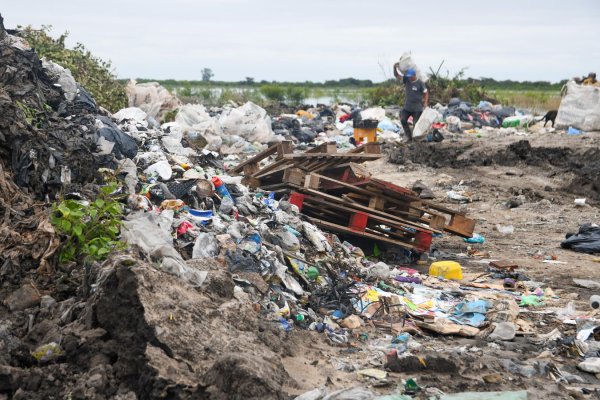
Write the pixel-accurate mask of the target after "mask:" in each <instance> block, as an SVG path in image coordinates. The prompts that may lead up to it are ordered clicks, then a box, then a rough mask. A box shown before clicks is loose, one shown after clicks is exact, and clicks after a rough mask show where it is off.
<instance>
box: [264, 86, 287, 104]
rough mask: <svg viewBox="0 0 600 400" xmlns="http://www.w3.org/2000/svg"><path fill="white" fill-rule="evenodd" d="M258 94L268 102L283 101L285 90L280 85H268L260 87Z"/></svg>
mask: <svg viewBox="0 0 600 400" xmlns="http://www.w3.org/2000/svg"><path fill="white" fill-rule="evenodd" d="M259 90H260V93H261V94H262V95H263V96H265V97H266V98H267V100H269V101H277V102H279V101H283V100H284V99H285V89H284V88H283V86H281V85H277V84H268V85H262V86H261V87H260V89H259Z"/></svg>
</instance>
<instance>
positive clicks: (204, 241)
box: [192, 232, 219, 259]
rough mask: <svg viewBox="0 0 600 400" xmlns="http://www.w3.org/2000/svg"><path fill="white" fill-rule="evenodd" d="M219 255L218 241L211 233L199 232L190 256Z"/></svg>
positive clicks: (208, 256) (207, 256) (206, 256)
mask: <svg viewBox="0 0 600 400" xmlns="http://www.w3.org/2000/svg"><path fill="white" fill-rule="evenodd" d="M217 255H219V243H218V242H217V238H216V237H215V235H214V234H212V233H206V232H201V233H200V234H199V235H198V237H197V238H196V242H195V243H194V248H193V249H192V258H194V259H195V258H210V257H215V256H217Z"/></svg>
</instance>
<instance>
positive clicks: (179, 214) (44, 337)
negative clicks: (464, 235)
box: [0, 18, 599, 400]
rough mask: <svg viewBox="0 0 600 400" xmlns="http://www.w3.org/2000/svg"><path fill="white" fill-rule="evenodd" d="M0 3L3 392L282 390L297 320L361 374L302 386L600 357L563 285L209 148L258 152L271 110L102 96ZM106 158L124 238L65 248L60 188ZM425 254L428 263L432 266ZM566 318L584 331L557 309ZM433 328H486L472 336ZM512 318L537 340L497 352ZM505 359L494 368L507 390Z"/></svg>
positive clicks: (330, 395)
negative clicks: (352, 233) (166, 109)
mask: <svg viewBox="0 0 600 400" xmlns="http://www.w3.org/2000/svg"><path fill="white" fill-rule="evenodd" d="M1 22H2V20H1V18H0V53H1V54H2V58H0V72H2V73H1V74H0V77H2V78H1V79H2V96H0V111H1V113H0V115H1V117H0V128H1V132H2V135H1V136H0V140H1V142H0V156H1V158H2V171H0V172H1V175H0V196H1V197H0V198H1V200H2V201H1V203H0V211H1V212H2V213H3V214H4V215H5V218H4V220H3V222H2V225H1V227H0V229H1V231H2V232H3V234H4V237H5V240H4V241H3V243H2V245H0V246H1V247H0V248H1V249H2V251H1V252H0V262H1V263H2V267H1V268H0V276H1V277H2V280H1V285H0V294H1V296H2V298H3V306H2V308H1V309H0V310H1V313H0V340H1V342H0V343H1V345H2V349H3V351H2V352H1V353H0V396H4V397H10V398H13V399H46V398H61V397H69V398H72V399H107V398H111V399H122V400H133V399H146V398H190V399H191V398H196V399H209V398H210V399H227V398H247V399H265V398H269V399H270V398H273V399H287V398H290V395H289V393H292V392H297V387H298V383H297V382H296V381H295V378H294V376H291V373H290V372H289V370H288V369H286V368H285V367H284V362H283V361H282V359H283V358H285V357H300V356H303V354H302V353H303V350H305V349H306V347H305V348H300V349H294V343H298V342H299V341H300V340H302V339H303V338H308V339H309V341H310V342H311V343H312V342H313V341H318V340H324V341H326V342H327V343H329V344H330V345H331V348H333V349H339V350H340V352H337V353H336V354H337V355H335V356H333V355H331V353H330V354H329V355H327V356H326V357H327V361H326V362H327V364H328V365H329V364H330V365H334V366H335V367H336V368H337V369H339V370H343V371H347V372H348V371H350V372H354V371H356V373H357V376H358V377H359V379H361V384H360V385H354V386H358V387H354V388H348V389H344V390H341V391H335V390H329V389H327V388H316V389H315V390H312V391H310V392H309V393H305V394H303V395H301V396H300V397H299V398H300V399H304V400H306V399H330V400H331V399H344V398H346V399H347V398H363V399H375V398H380V399H385V398H388V399H389V398H396V399H402V398H406V396H412V395H415V394H416V395H427V396H437V397H436V398H451V397H441V396H443V393H441V391H440V390H439V389H436V387H435V386H436V385H440V384H443V382H440V381H437V382H436V381H435V380H434V381H430V384H428V383H427V381H426V380H425V382H421V381H420V380H419V379H412V378H409V379H400V378H398V379H397V381H395V382H394V381H391V380H388V376H389V373H402V374H411V375H412V376H416V375H417V374H420V373H424V374H430V373H431V372H435V373H436V374H448V373H451V374H455V375H456V377H455V379H456V381H457V383H456V384H455V385H454V384H450V387H451V388H452V390H453V391H456V392H462V391H464V390H465V388H472V387H477V385H478V384H479V383H478V384H477V385H472V384H470V383H469V380H470V379H472V378H470V377H469V374H471V373H473V372H474V371H479V372H481V371H483V372H485V371H486V370H487V368H490V369H492V370H495V371H502V372H503V373H505V374H508V375H510V377H511V379H513V378H514V379H517V380H519V381H518V382H521V380H522V379H528V380H530V381H531V382H532V383H531V384H532V385H538V386H536V387H543V386H544V385H545V384H547V379H548V378H551V379H554V380H557V381H559V382H561V384H563V385H570V386H569V387H571V386H573V385H574V384H578V383H581V381H582V380H584V379H583V378H581V377H580V376H578V375H576V374H575V373H574V372H571V370H570V369H569V370H565V369H563V368H562V367H561V368H559V367H558V365H557V364H556V363H555V362H554V361H552V360H548V359H545V358H542V357H538V356H540V354H539V353H540V351H539V348H540V347H543V348H544V351H545V352H549V353H553V354H554V353H556V354H559V355H561V357H563V358H562V360H564V361H565V363H567V362H568V361H571V363H572V361H573V360H574V359H575V358H576V357H578V354H579V355H585V356H586V358H585V360H584V361H583V362H582V363H580V364H579V368H580V369H581V370H583V371H587V372H596V373H597V372H598V371H597V370H596V368H597V360H598V359H597V358H595V357H592V355H593V354H595V352H596V351H597V345H595V343H599V341H596V339H597V337H596V335H597V333H596V332H597V331H596V329H597V326H598V325H595V324H594V323H592V324H590V323H591V322H592V321H595V319H594V318H592V317H590V315H587V316H586V317H587V318H585V320H584V319H582V318H581V319H580V318H578V315H576V314H577V313H576V312H575V310H573V307H571V306H567V307H566V308H565V307H562V306H561V307H559V308H556V309H555V311H550V312H549V313H548V314H546V313H545V312H546V311H548V310H551V307H553V306H554V307H555V306H558V305H561V304H562V302H563V301H562V300H561V298H560V297H559V296H557V294H556V293H555V292H554V291H553V289H552V288H551V287H549V286H548V285H547V284H545V283H543V282H534V281H531V280H528V278H527V277H526V276H524V275H523V274H522V273H521V272H520V271H518V268H517V267H518V266H517V267H515V266H514V265H512V264H510V263H495V264H490V270H489V271H488V273H486V274H485V275H481V274H477V275H474V274H469V272H468V266H471V263H472V259H471V256H469V255H465V256H462V257H459V258H458V259H457V258H456V257H453V256H452V255H449V254H446V253H444V252H441V251H439V250H433V249H432V250H431V251H430V252H429V253H425V254H418V253H417V252H414V251H412V250H407V249H399V250H398V252H396V253H395V254H382V253H381V251H380V250H379V248H378V246H377V245H376V243H377V241H374V242H373V241H371V242H368V244H367V245H365V243H360V244H361V247H358V246H357V244H358V243H357V242H354V241H353V240H347V239H346V238H345V237H344V236H342V235H339V236H338V235H335V234H333V233H331V232H328V231H323V230H321V229H319V228H318V227H317V226H315V224H313V223H311V222H310V220H309V219H308V218H307V217H306V216H305V215H304V214H302V213H301V212H300V210H299V208H298V206H297V205H296V204H294V201H293V200H292V199H291V198H285V197H278V196H276V195H275V192H274V191H269V190H265V189H264V188H263V189H261V188H259V187H250V186H247V185H246V184H245V183H244V182H242V179H243V178H242V177H241V176H230V175H229V174H227V173H226V170H227V169H228V168H229V167H228V166H227V165H226V164H228V163H231V164H232V165H233V164H237V163H238V160H236V157H231V153H230V154H229V155H228V156H225V157H224V158H223V157H222V156H223V155H222V154H220V153H218V152H215V151H214V150H211V149H219V150H223V149H224V148H230V149H231V148H234V149H235V151H234V152H233V153H234V154H237V153H235V152H237V151H238V150H240V148H241V150H240V151H246V150H248V151H249V150H250V148H248V146H250V147H253V148H252V150H254V152H256V151H257V150H262V149H264V148H265V147H266V148H267V150H268V147H267V146H266V143H269V142H270V141H272V140H275V141H277V138H276V135H275V132H273V130H272V129H271V123H270V122H271V121H270V118H269V117H268V116H267V115H266V112H264V110H262V109H258V108H257V107H256V106H255V105H253V104H251V103H248V104H246V105H244V106H242V107H229V108H226V109H223V110H220V111H219V112H220V113H213V115H211V114H210V110H209V111H207V110H206V109H204V108H201V106H189V107H186V106H183V107H182V110H180V113H179V114H178V115H177V117H176V120H175V121H174V122H170V123H165V124H162V125H161V124H159V123H158V122H157V120H156V119H155V118H154V117H153V116H152V115H149V114H148V113H147V112H146V111H144V110H142V109H140V108H136V107H130V108H127V109H124V110H120V111H119V112H117V113H115V114H113V115H107V114H103V113H102V112H100V111H99V110H97V108H96V107H95V104H94V102H93V99H92V98H91V97H90V96H89V95H88V94H87V93H86V92H85V89H83V88H81V87H78V86H77V85H76V84H75V85H73V82H71V81H70V80H69V73H68V70H64V69H60V68H58V66H56V65H50V64H46V65H47V66H46V67H44V64H43V63H42V62H41V61H40V60H39V59H38V58H37V55H36V54H35V52H34V51H33V50H31V49H28V47H27V45H26V43H24V42H22V41H20V40H19V39H18V38H17V37H15V36H12V35H9V34H8V33H7V32H6V31H5V30H4V27H3V26H2V24H1ZM49 65H50V66H49ZM59 82H60V83H59ZM73 88H76V89H74V90H75V91H73ZM159 109H160V108H159ZM185 110H189V112H187V111H185ZM327 118H330V116H327ZM328 138H330V137H328ZM239 143H241V147H240V148H238V147H237V146H238V144H239ZM257 143H258V145H257V146H256V147H254V146H255V144H257ZM348 143H349V142H348ZM224 146H225V147H224ZM302 146H303V145H302V144H300V145H299V147H300V148H301V147H302ZM352 146H353V145H352ZM349 148H353V147H349ZM225 153H227V152H225ZM107 177H117V178H118V182H119V188H118V190H116V191H115V192H114V193H111V195H112V196H114V199H118V200H120V201H122V205H123V209H124V210H125V214H126V217H125V220H124V221H123V225H122V227H121V229H120V236H121V238H122V239H123V240H124V241H126V242H127V243H128V245H129V247H128V248H127V249H126V250H123V251H118V252H117V251H116V252H114V253H113V254H110V255H109V257H108V258H107V259H106V260H105V261H104V262H102V263H97V262H96V263H87V262H86V263H82V264H77V263H58V262H57V256H58V252H59V251H60V248H61V243H62V242H63V241H64V239H65V238H64V237H60V236H59V234H58V233H57V231H56V229H55V227H54V226H53V225H52V224H51V223H50V222H49V219H50V218H49V217H50V213H51V210H50V207H49V203H48V200H50V201H54V200H55V199H56V198H69V199H72V200H75V201H77V202H79V204H81V205H83V206H89V204H90V203H91V202H92V201H94V199H95V197H96V195H97V193H98V192H99V187H102V186H104V185H105V184H106V181H107V179H108V178H107ZM476 245H477V244H476V243H475V244H473V246H476ZM453 258H454V259H453ZM417 260H418V261H419V262H420V264H419V262H418V263H417V265H425V266H426V265H427V264H429V262H430V261H434V262H433V263H431V265H430V266H429V269H428V273H425V271H423V270H422V271H419V270H417V269H415V268H416V267H414V261H417ZM409 264H410V265H409ZM413 267H414V268H413ZM540 310H541V311H544V313H541V314H540V313H539V311H540ZM540 315H541V317H540ZM557 321H558V322H557ZM572 321H574V322H575V324H576V327H577V328H576V330H575V329H570V328H563V325H561V324H563V323H564V324H567V325H566V326H567V327H570V326H572ZM569 324H571V325H569ZM549 325H550V326H549ZM552 326H560V329H559V328H558V327H557V328H554V329H550V328H552ZM439 335H443V336H459V337H464V338H475V339H485V340H488V341H489V344H488V345H486V346H485V348H483V347H477V346H475V345H473V346H470V347H469V348H468V349H467V348H466V347H465V348H463V349H462V350H461V347H464V346H462V345H459V344H458V343H457V345H456V346H454V345H453V344H451V343H452V342H450V340H447V341H446V340H441V339H440V336H439ZM517 337H518V338H520V339H519V340H521V342H520V343H527V344H528V345H529V346H527V348H526V349H525V350H524V352H523V355H522V357H521V360H513V359H510V358H508V356H507V355H506V352H504V350H506V349H509V348H510V345H511V344H514V343H513V341H514V340H517V339H516V338H517ZM523 337H526V338H528V339H523ZM471 343H473V342H471ZM573 345H575V346H576V348H577V351H578V353H576V354H573V351H574V347H573ZM482 346H483V345H482ZM532 348H533V350H532ZM342 350H343V351H344V353H342V352H341V351H342ZM342 354H355V355H356V357H355V358H354V359H350V360H348V359H342V358H343V357H342V356H341V355H342ZM465 354H466V355H465ZM482 360H483V361H485V366H484V365H483V364H484V363H483V361H482ZM316 361H317V362H320V361H321V360H316ZM461 375H464V376H466V378H464V379H463V378H462V377H460V376H461ZM493 375H494V374H489V373H488V374H486V375H485V376H486V377H487V378H486V377H484V378H483V379H484V380H485V379H487V380H485V382H488V381H489V382H492V383H490V384H494V382H496V383H495V384H497V386H495V388H497V389H498V390H502V385H501V381H502V380H503V377H502V376H500V377H498V376H493ZM496 375H499V374H496ZM403 377H404V376H403ZM537 379H540V380H541V383H536V382H537V381H536V380H537ZM494 380H495V381H494ZM390 382H393V384H394V385H395V387H393V388H390V385H392V383H390ZM362 385H364V386H369V388H365V387H360V386H362ZM379 386H386V387H387V388H386V389H384V390H385V391H387V392H388V393H391V394H390V395H388V396H387V397H385V396H383V397H382V396H380V395H379V394H377V392H378V390H376V389H375V388H376V387H379ZM392 386H393V385H392ZM460 395H462V396H463V397H462V398H466V397H464V396H468V395H467V394H463V393H461V394H460ZM512 395H513V397H511V398H527V394H526V393H524V392H523V391H519V392H514V393H513V394H512ZM390 396H391V397H390ZM523 396H525V397H523ZM478 398H484V397H478ZM497 398H501V397H497ZM506 398H508V397H506Z"/></svg>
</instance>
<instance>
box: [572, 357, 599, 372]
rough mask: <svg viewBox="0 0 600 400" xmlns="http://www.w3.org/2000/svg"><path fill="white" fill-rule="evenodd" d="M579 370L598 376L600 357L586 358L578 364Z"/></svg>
mask: <svg viewBox="0 0 600 400" xmlns="http://www.w3.org/2000/svg"><path fill="white" fill-rule="evenodd" d="M577 368H579V369H580V370H582V371H585V372H589V373H591V374H598V373H600V357H590V358H586V359H585V360H583V361H582V362H580V363H579V364H577Z"/></svg>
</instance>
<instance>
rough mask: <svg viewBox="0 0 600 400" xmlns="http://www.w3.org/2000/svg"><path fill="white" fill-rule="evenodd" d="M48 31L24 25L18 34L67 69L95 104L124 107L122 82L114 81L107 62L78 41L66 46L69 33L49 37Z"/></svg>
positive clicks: (115, 108) (115, 109)
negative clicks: (69, 46) (69, 47)
mask: <svg viewBox="0 0 600 400" xmlns="http://www.w3.org/2000/svg"><path fill="white" fill-rule="evenodd" d="M50 31H51V27H50V26H42V29H33V28H32V27H31V26H27V27H25V28H24V29H23V30H21V31H20V32H19V35H20V36H21V37H23V38H25V39H26V40H27V42H28V43H29V45H30V46H31V47H33V48H34V49H35V51H36V52H37V54H38V55H39V56H40V57H46V58H47V59H49V60H52V61H54V62H55V63H57V64H60V65H61V66H62V67H63V68H68V69H69V70H70V71H71V74H73V78H75V80H76V81H77V82H78V83H79V84H80V85H81V86H83V87H84V88H85V89H86V90H87V91H89V92H90V94H91V95H92V96H93V97H94V99H95V100H96V103H98V105H100V106H102V107H104V108H106V109H108V110H109V111H112V112H116V111H118V110H120V109H121V108H124V107H127V94H126V93H125V85H124V84H123V83H121V82H119V81H117V79H116V75H115V73H114V72H113V68H112V64H111V62H110V61H104V60H102V59H101V58H99V57H96V56H94V55H93V54H92V53H91V52H90V51H89V50H88V49H86V47H85V46H84V45H83V44H81V43H77V44H76V45H75V47H74V48H72V49H68V48H66V46H65V40H66V39H67V37H68V35H69V33H68V32H65V33H63V34H62V35H60V36H59V37H58V38H56V39H54V38H53V37H51V36H50Z"/></svg>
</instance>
